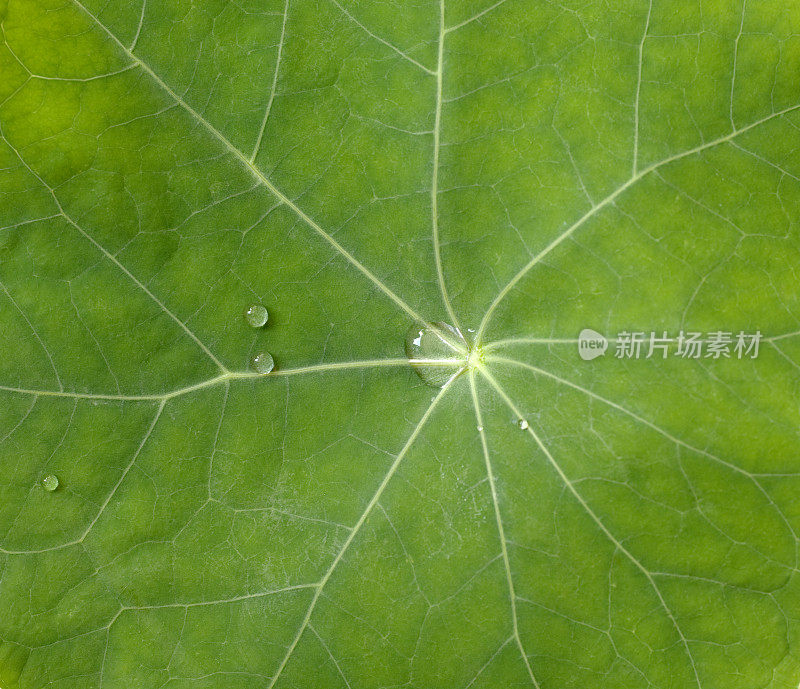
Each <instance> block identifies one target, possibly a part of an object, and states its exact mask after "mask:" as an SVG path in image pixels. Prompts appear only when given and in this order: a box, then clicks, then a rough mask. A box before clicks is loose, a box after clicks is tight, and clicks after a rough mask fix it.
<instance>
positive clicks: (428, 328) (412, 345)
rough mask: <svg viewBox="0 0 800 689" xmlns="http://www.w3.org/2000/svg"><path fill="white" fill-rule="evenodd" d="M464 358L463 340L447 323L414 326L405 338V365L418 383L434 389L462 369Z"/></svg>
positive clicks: (465, 354) (465, 350) (465, 352)
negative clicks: (408, 364)
mask: <svg viewBox="0 0 800 689" xmlns="http://www.w3.org/2000/svg"><path fill="white" fill-rule="evenodd" d="M467 354H468V347H467V343H466V341H465V340H464V336H463V335H462V334H461V333H460V332H459V331H458V330H456V329H455V328H454V327H453V326H452V325H448V324H447V323H431V324H430V325H425V326H415V327H413V328H412V329H411V330H409V332H408V335H407V336H406V356H408V361H409V363H410V364H411V365H412V366H413V367H414V370H415V371H416V372H417V375H419V377H420V378H422V380H424V381H425V382H426V383H428V385H433V386H434V387H437V388H440V387H442V386H443V385H444V384H445V383H446V382H447V381H448V380H449V379H450V377H451V376H452V375H453V374H454V373H455V372H456V371H457V370H458V369H459V368H461V367H463V366H464V364H465V361H466V358H467ZM439 362H441V363H439Z"/></svg>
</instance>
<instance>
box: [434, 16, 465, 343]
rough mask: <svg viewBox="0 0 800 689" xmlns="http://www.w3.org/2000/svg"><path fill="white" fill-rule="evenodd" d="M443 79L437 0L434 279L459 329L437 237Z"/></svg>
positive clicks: (452, 321)
mask: <svg viewBox="0 0 800 689" xmlns="http://www.w3.org/2000/svg"><path fill="white" fill-rule="evenodd" d="M443 80H444V0H439V48H438V57H437V62H436V115H435V118H434V124H433V172H432V173H431V224H432V226H433V255H434V260H435V261H436V279H437V280H438V281H439V291H440V292H441V293H442V301H443V302H444V306H445V309H447V314H448V315H449V316H450V321H451V323H452V325H453V326H455V327H456V328H457V329H458V330H459V331H460V330H461V327H460V326H459V323H458V317H457V316H456V313H455V311H454V310H453V305H452V304H451V303H450V297H449V295H448V293H447V285H446V284H445V281H444V269H443V267H442V243H441V240H440V238H439V151H440V149H441V135H442V82H443Z"/></svg>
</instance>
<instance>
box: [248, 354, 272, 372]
mask: <svg viewBox="0 0 800 689" xmlns="http://www.w3.org/2000/svg"><path fill="white" fill-rule="evenodd" d="M273 368H275V360H274V359H273V358H272V354H270V353H269V352H259V353H258V354H256V355H255V356H254V357H253V369H254V370H255V371H256V373H263V374H267V373H269V372H270V371H272V369H273Z"/></svg>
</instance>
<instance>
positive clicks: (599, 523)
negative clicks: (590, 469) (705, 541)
mask: <svg viewBox="0 0 800 689" xmlns="http://www.w3.org/2000/svg"><path fill="white" fill-rule="evenodd" d="M480 372H481V375H483V376H484V377H485V378H486V380H488V381H489V384H490V385H491V386H492V387H493V388H494V389H495V390H496V391H497V394H498V395H500V397H501V399H502V400H503V401H504V402H505V403H506V404H507V405H508V407H509V409H511V411H512V412H514V414H515V415H516V416H517V417H518V418H523V416H524V415H523V414H522V412H521V411H520V410H519V408H518V407H517V406H516V404H514V402H513V400H512V399H511V398H510V397H509V396H508V394H507V393H506V392H505V390H503V388H502V387H501V386H500V384H499V383H498V382H497V381H496V380H495V379H494V377H493V376H492V375H491V374H490V373H489V372H488V371H487V370H486V369H485V368H481V371H480ZM525 430H526V431H527V432H528V434H529V435H530V436H531V437H532V438H533V440H534V442H535V443H536V445H537V446H538V447H539V449H540V450H541V451H542V453H543V454H544V455H545V457H547V461H548V462H549V463H550V465H551V466H552V467H553V469H555V471H556V473H557V474H558V475H559V477H560V478H561V481H562V482H563V484H564V486H566V488H567V490H569V492H570V493H572V495H573V497H574V498H575V499H576V500H577V501H578V503H579V504H580V505H581V507H582V508H583V510H584V511H585V512H586V514H588V515H589V517H590V518H591V519H592V521H594V523H595V524H596V525H597V526H598V528H599V529H600V530H601V531H602V532H603V534H604V535H605V536H606V537H607V538H608V539H609V541H611V543H613V544H614V547H615V548H616V549H617V550H619V551H620V552H621V553H623V554H624V555H625V556H626V557H627V558H628V559H629V560H630V561H631V563H633V565H634V566H635V567H636V568H637V569H638V570H639V571H640V572H641V573H642V574H643V575H644V576H645V577H646V578H647V580H648V582H650V586H651V587H652V589H653V591H654V592H655V594H656V596H657V597H658V600H659V602H660V604H661V607H662V608H663V610H664V612H665V613H666V614H667V616H668V617H669V619H670V621H671V622H672V626H673V627H674V629H675V631H676V632H677V634H678V636H679V637H680V640H681V643H682V644H683V648H684V650H685V651H686V655H687V657H688V659H689V663H690V664H691V666H692V671H693V673H694V678H695V681H696V683H697V687H698V689H702V684H701V682H700V676H699V675H698V673H697V666H696V664H695V661H694V656H693V655H692V652H691V650H690V648H689V642H688V640H687V638H686V636H685V635H684V634H683V631H682V630H681V627H680V625H679V624H678V621H677V619H676V618H675V616H674V615H673V613H672V610H671V609H670V607H669V606H668V605H667V602H666V600H664V596H663V595H662V594H661V589H660V588H659V586H658V584H657V583H656V580H655V579H654V577H653V575H652V573H651V572H650V571H649V570H648V569H647V568H646V567H645V566H644V565H643V564H642V563H641V562H639V560H638V559H637V558H636V556H635V555H633V553H631V552H630V551H629V550H628V549H627V548H626V547H625V546H624V545H622V543H621V542H620V541H619V540H617V538H616V537H615V536H614V534H612V533H611V531H609V530H608V528H607V527H606V525H605V524H604V523H603V521H602V520H601V519H600V517H598V516H597V514H596V513H595V511H594V510H593V509H592V508H591V506H590V505H589V503H587V502H586V500H584V498H583V496H582V495H581V494H580V492H578V489H577V488H575V485H574V484H573V483H572V481H571V480H570V478H569V477H568V476H567V475H566V474H565V473H564V470H563V469H562V468H561V465H559V464H558V462H556V460H555V458H554V457H553V455H552V454H551V453H550V450H548V449H547V446H546V445H545V444H544V443H543V442H542V440H541V438H540V437H539V434H538V433H536V431H534V430H533V428H532V427H531V426H530V425H529V426H528V427H527V428H526V429H525Z"/></svg>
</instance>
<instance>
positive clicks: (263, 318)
mask: <svg viewBox="0 0 800 689" xmlns="http://www.w3.org/2000/svg"><path fill="white" fill-rule="evenodd" d="M267 318H269V313H268V312H267V309H266V308H265V307H264V306H262V305H261V304H250V306H248V307H247V311H245V312H244V319H245V320H246V321H247V324H248V325H249V326H251V327H253V328H261V327H262V326H263V325H264V324H265V323H266V322H267Z"/></svg>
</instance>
